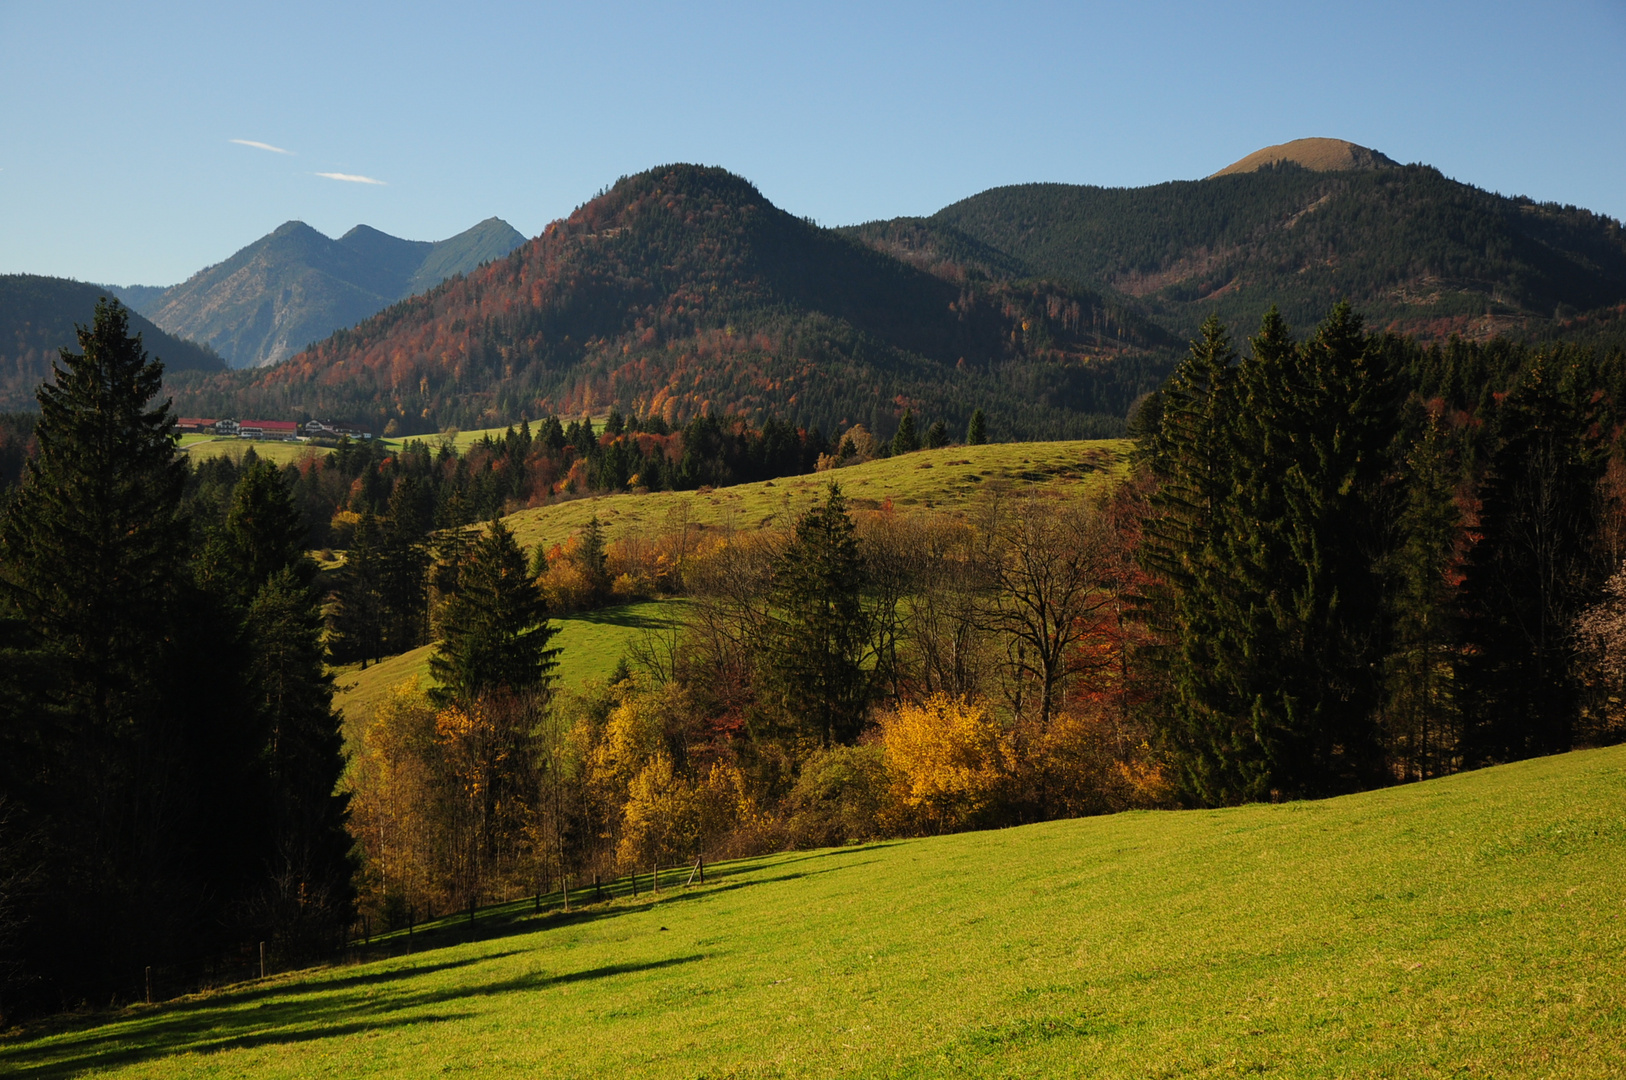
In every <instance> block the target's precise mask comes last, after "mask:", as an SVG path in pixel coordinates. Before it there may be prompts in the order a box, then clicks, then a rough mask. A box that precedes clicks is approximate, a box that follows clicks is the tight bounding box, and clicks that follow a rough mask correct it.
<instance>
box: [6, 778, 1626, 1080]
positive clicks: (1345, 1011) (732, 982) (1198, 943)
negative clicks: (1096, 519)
mask: <svg viewBox="0 0 1626 1080" xmlns="http://www.w3.org/2000/svg"><path fill="white" fill-rule="evenodd" d="M686 873H687V870H684V871H674V872H671V873H670V874H669V875H668V877H667V879H666V881H665V882H664V883H663V885H662V889H661V892H660V893H659V894H658V895H651V894H650V893H649V891H648V876H647V875H645V877H644V880H643V882H642V883H641V884H642V892H641V894H640V896H639V897H638V898H637V899H636V900H635V899H633V898H632V897H631V896H629V895H626V893H625V888H626V882H620V883H617V895H615V896H613V897H609V898H606V899H604V900H602V901H599V902H587V903H583V901H592V900H593V894H592V892H591V890H588V891H587V892H586V893H585V894H583V893H578V894H577V895H576V897H575V899H576V901H577V902H576V905H575V906H574V908H573V910H572V911H571V912H569V913H568V914H566V913H565V912H563V911H562V910H561V904H560V899H561V898H560V897H559V896H557V895H555V896H551V897H548V898H546V899H545V902H544V905H543V908H544V909H543V911H542V912H541V913H540V914H535V913H533V912H532V910H531V904H530V903H529V902H528V901H527V902H521V903H516V904H514V905H511V906H510V907H507V908H501V909H488V910H486V911H484V912H482V913H481V914H480V917H479V918H478V920H477V921H476V923H475V925H474V927H473V930H472V932H471V930H470V927H469V924H468V921H467V919H466V918H458V919H452V920H448V921H445V922H442V923H439V924H435V925H433V926H431V927H427V928H425V927H420V928H418V930H417V932H416V933H415V934H414V935H413V937H412V943H411V945H412V949H413V951H412V952H410V953H408V952H406V951H405V950H406V949H407V941H406V939H405V937H404V935H399V934H398V935H396V936H394V937H392V938H389V939H385V940H382V941H378V940H375V942H374V944H373V946H372V951H371V952H370V953H367V954H365V955H364V956H362V957H358V959H361V960H362V961H363V962H356V963H350V964H343V965H338V966H335V967H331V968H325V969H317V970H311V971H304V972H293V973H288V974H279V975H276V976H275V977H273V978H272V979H270V980H269V981H268V982H266V983H265V984H248V985H243V986H240V987H237V988H232V989H227V990H224V991H220V992H216V993H212V994H205V995H199V996H195V997H190V998H185V999H181V1000H175V1001H170V1002H166V1003H163V1004H159V1005H154V1006H150V1007H149V1006H144V1005H143V1006H133V1007H129V1008H126V1009H122V1010H118V1011H113V1012H105V1013H98V1014H91V1015H84V1016H80V1017H69V1018H65V1019H57V1020H54V1021H51V1022H50V1023H48V1024H45V1025H42V1026H40V1027H37V1028H33V1029H29V1030H25V1031H18V1032H12V1033H10V1035H8V1036H7V1038H6V1041H5V1043H4V1045H3V1048H0V1072H10V1073H16V1074H19V1075H21V1074H27V1075H34V1076H40V1077H70V1076H91V1075H94V1076H117V1077H132V1078H133V1077H153V1078H158V1077H166V1078H167V1077H194V1076H196V1077H250V1078H272V1077H310V1076H335V1077H358V1076H390V1077H431V1076H442V1075H449V1074H452V1075H472V1076H493V1075H503V1076H547V1077H583V1078H587V1077H604V1076H614V1077H625V1076H650V1077H690V1078H698V1077H719V1078H720V1077H837V1076H840V1077H942V1076H965V1077H1075V1076H1091V1077H1137V1078H1139V1077H1234V1076H1248V1075H1265V1076H1284V1077H1459V1076H1472V1077H1576V1078H1581V1077H1587V1078H1593V1077H1613V1076H1622V1075H1626V979H1623V976H1626V894H1623V888H1622V883H1623V881H1626V876H1623V875H1626V748H1613V749H1607V750H1591V751H1583V752H1577V753H1573V754H1567V755H1563V756H1558V757H1551V758H1544V759H1538V760H1534V761H1527V762H1522V763H1519V764H1515V765H1509V766H1503V767H1500V768H1494V769H1486V770H1483V771H1480V772H1475V773H1467V774H1463V775H1459V776H1454V777H1450V778H1447V779H1443V780H1435V781H1430V782H1427V783H1422V784H1414V785H1410V786H1406V787H1397V788H1390V789H1386V790H1381V791H1373V792H1368V793H1365V794H1361V795H1354V796H1349V797H1346V798H1341V799H1333V800H1329V801H1324V802H1304V803H1290V804H1285V805H1255V806H1246V807H1241V808H1237V809H1229V810H1213V811H1184V812H1177V811H1163V812H1145V813H1134V814H1123V815H1118V816H1115V817H1104V818H1092V819H1085V820H1075V821H1056V822H1050V823H1046V824H1041V825H1031V826H1025V827H1022V828H1014V829H1007V830H1003V831H996V832H983V833H965V834H960V835H955V836H942V837H934V838H928V839H920V840H907V841H895V842H889V843H881V844H870V845H866V846H862V847H849V848H837V849H829V850H823V851H809V852H797V853H792V854H783V855H775V856H769V857H765V858H759V859H749V860H742V861H738V862H732V863H724V864H719V865H716V866H713V867H710V868H708V872H707V878H706V883H705V884H704V885H703V886H702V885H699V884H696V885H694V886H692V887H688V888H685V887H683V885H682V881H683V879H684V876H685V875H686ZM426 931H427V932H426Z"/></svg>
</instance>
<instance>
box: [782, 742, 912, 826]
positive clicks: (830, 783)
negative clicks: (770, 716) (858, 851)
mask: <svg viewBox="0 0 1626 1080" xmlns="http://www.w3.org/2000/svg"><path fill="white" fill-rule="evenodd" d="M785 810H786V814H787V817H788V821H787V827H788V830H789V833H790V840H791V843H792V844H794V845H795V846H796V847H833V846H835V845H837V844H847V843H853V842H856V841H860V840H873V839H875V838H877V837H880V836H884V835H886V834H887V832H888V826H889V825H890V824H892V823H893V822H895V821H896V820H897V819H898V817H899V816H900V815H899V813H898V808H897V807H896V805H895V804H894V801H893V799H892V791H891V780H890V778H889V777H888V776H887V772H886V751H885V749H884V748H883V747H882V746H880V745H879V744H874V745H869V746H835V747H831V748H830V749H828V750H821V751H818V752H817V753H815V754H814V755H813V756H812V757H810V758H808V759H807V761H805V762H804V763H803V764H802V771H801V774H800V775H799V776H798V777H797V779H796V786H795V787H794V788H792V789H791V792H790V795H789V796H788V797H787V798H786V800H785Z"/></svg>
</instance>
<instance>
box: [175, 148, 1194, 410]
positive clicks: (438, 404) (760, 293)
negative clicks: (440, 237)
mask: <svg viewBox="0 0 1626 1080" xmlns="http://www.w3.org/2000/svg"><path fill="white" fill-rule="evenodd" d="M1176 344H1177V343H1176V342H1175V341H1174V340H1173V339H1171V338H1169V336H1168V335H1167V334H1165V333H1164V332H1162V331H1161V330H1159V329H1158V328H1157V327H1156V326H1153V325H1151V324H1149V323H1147V322H1145V321H1144V320H1142V319H1140V318H1138V317H1137V316H1135V315H1133V314H1132V313H1130V312H1128V311H1126V310H1123V309H1122V306H1121V305H1115V304H1109V303H1107V302H1105V301H1104V300H1103V299H1102V298H1101V297H1100V296H1098V295H1096V294H1094V293H1091V292H1089V291H1087V290H1081V289H1076V288H1071V287H1064V286H1057V285H1053V284H1048V283H1045V282H1041V281H1024V282H992V281H987V280H982V281H976V280H972V279H970V278H965V277H963V276H962V278H961V279H959V280H954V279H950V278H945V277H942V276H938V275H935V274H932V273H928V272H926V271H924V270H921V269H919V268H918V267H917V266H914V265H910V264H909V263H908V262H904V261H901V260H899V259H897V258H893V257H891V256H890V255H888V254H885V253H882V252H878V251H875V250H873V249H871V248H869V247H866V246H865V245H863V244H859V243H855V242H853V241H852V240H850V239H848V238H846V237H845V236H842V235H840V234H838V233H836V232H834V231H832V230H827V229H821V228H818V227H817V226H815V225H812V224H810V223H809V222H806V221H804V220H802V219H800V218H797V217H794V216H792V215H790V214H788V213H786V212H785V211H783V210H780V209H779V208H777V207H775V206H773V205H772V204H771V203H769V202H768V201H767V200H766V199H764V198H763V197H762V195H761V193H759V192H758V191H757V190H756V189H755V188H754V187H752V186H751V185H750V184H749V183H747V182H745V181H744V180H742V179H740V178H739V177H737V176H733V175H731V174H729V173H726V172H724V171H722V170H720V169H707V168H701V167H697V166H686V165H677V166H669V167H665V168H661V169H655V170H651V171H650V172H647V173H644V174H641V175H639V176H636V177H632V178H629V179H626V180H623V181H621V182H620V183H618V184H617V185H616V186H615V187H614V188H613V189H612V190H611V191H609V192H608V193H607V194H605V195H603V196H602V197H600V198H598V199H595V200H594V201H593V202H591V203H588V204H587V205H585V206H583V207H582V208H580V209H579V210H577V211H576V213H574V214H573V215H571V217H570V218H569V219H567V220H564V221H558V222H555V223H554V224H552V225H550V226H549V227H548V229H547V230H546V231H545V232H544V233H543V235H542V236H540V237H538V238H537V239H535V240H532V241H530V242H529V243H527V244H526V245H525V246H523V247H522V248H520V249H518V250H516V251H514V252H513V253H511V254H510V255H508V256H507V257H506V258H504V259H501V260H498V261H497V262H495V263H492V264H491V265H489V266H487V267H485V268H484V269H483V270H480V271H478V272H476V273H473V274H470V275H468V276H466V277H464V278H461V279H458V280H454V281H450V282H448V283H446V284H445V285H442V286H441V287H439V288H437V289H435V290H434V291H432V292H430V293H429V294H427V295H425V296H421V297H416V298H414V299H412V300H409V301H407V302H405V303H402V304H399V305H397V306H395V307H393V308H391V309H389V310H388V311H386V312H383V313H382V314H380V315H378V316H377V317H375V318H373V319H370V320H368V321H367V322H365V323H363V324H362V325H360V326H357V327H356V328H354V329H353V330H348V331H343V332H340V333H337V334H335V335H334V336H333V337H332V338H330V339H328V340H327V341H325V342H323V343H322V344H321V345H319V346H318V347H316V348H314V349H312V350H310V351H308V352H305V353H303V354H301V355H299V356H297V357H295V358H293V359H292V360H290V361H289V362H287V363H285V364H282V365H279V366H278V367H276V368H274V369H271V370H269V371H266V372H263V373H256V374H254V375H253V376H251V377H248V378H247V379H246V381H244V380H242V379H241V378H238V379H236V380H233V379H227V380H220V379H216V380H212V381H209V382H206V383H202V384H199V383H198V382H196V381H193V382H191V383H188V384H187V385H186V386H183V387H180V388H179V389H180V390H181V392H182V393H183V395H190V396H188V397H185V398H184V399H185V400H192V401H198V402H208V401H215V400H225V397H224V395H233V394H235V395H240V397H239V398H238V400H248V401H254V402H267V403H268V405H267V407H271V406H270V404H269V403H275V404H277V405H278V406H280V407H283V408H292V409H304V410H306V411H308V412H310V413H313V414H321V415H335V416H351V417H354V418H356V419H365V420H366V421H367V422H369V423H374V424H378V423H381V422H388V421H394V422H395V425H396V430H399V431H403V432H408V431H423V430H433V429H435V428H437V427H442V426H446V425H448V424H456V425H458V426H462V427H470V426H475V427H477V426H484V425H486V424H489V423H497V422H505V421H508V420H511V419H517V418H518V416H519V415H521V414H525V415H529V416H538V415H541V414H545V413H549V412H556V413H574V412H578V411H580V410H582V409H586V408H603V407H607V406H609V405H611V404H616V405H619V406H621V407H622V408H623V409H628V410H631V411H635V412H637V413H640V414H643V413H651V412H653V413H661V414H663V415H667V416H668V418H674V419H675V418H687V417H689V416H693V415H697V414H700V413H704V412H706V411H708V410H710V411H715V412H733V413H743V414H747V415H761V414H764V413H768V414H775V415H779V416H782V417H785V418H787V419H792V420H796V421H798V422H801V423H804V424H808V425H818V426H821V427H823V428H824V429H825V430H826V431H829V430H831V429H832V428H834V427H835V426H836V425H837V424H839V423H841V422H843V421H845V422H848V423H853V422H863V423H865V424H871V425H874V426H875V427H877V428H879V429H880V430H881V431H882V433H883V434H884V433H887V432H889V431H890V429H891V427H892V425H893V424H894V423H895V422H896V417H897V416H898V414H900V413H901V412H902V410H903V408H905V407H906V406H908V407H914V408H916V409H917V411H921V412H923V413H924V414H927V415H929V416H930V417H932V418H943V419H945V420H947V421H949V422H950V423H952V424H954V425H955V426H956V427H957V428H958V429H959V430H963V424H964V422H965V418H966V417H967V416H968V415H969V413H970V412H971V410H972V409H974V408H976V407H978V406H983V407H987V408H989V409H992V410H996V411H998V412H999V414H1000V421H999V422H1000V424H1002V425H1003V430H1005V431H1006V432H1008V433H1017V432H1021V433H1024V434H1028V435H1052V436H1057V437H1061V436H1088V435H1105V434H1116V433H1118V432H1119V431H1121V429H1122V417H1123V415H1124V412H1125V410H1126V409H1127V407H1128V404H1129V402H1130V401H1132V400H1133V399H1134V398H1135V397H1136V396H1137V395H1138V394H1140V393H1142V392H1144V391H1145V390H1147V389H1149V388H1150V387H1151V386H1152V385H1155V383H1156V381H1157V380H1158V378H1159V376H1160V374H1161V370H1162V369H1161V368H1160V367H1158V366H1157V364H1156V363H1153V362H1152V358H1153V355H1154V353H1161V352H1166V351H1167V350H1168V349H1170V348H1171V347H1173V346H1174V345H1176ZM211 395H221V396H216V397H212V396H211ZM198 407H200V408H201V407H207V406H206V405H202V404H200V405H199V406H198Z"/></svg>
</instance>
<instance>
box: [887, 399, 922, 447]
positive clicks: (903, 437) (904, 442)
mask: <svg viewBox="0 0 1626 1080" xmlns="http://www.w3.org/2000/svg"><path fill="white" fill-rule="evenodd" d="M919 449H920V436H919V435H918V434H916V432H915V414H914V411H913V410H912V409H905V410H903V419H902V420H899V421H898V430H897V433H896V434H894V435H893V436H892V452H893V453H894V454H912V453H914V452H915V451H916V450H919Z"/></svg>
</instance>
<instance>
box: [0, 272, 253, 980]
mask: <svg viewBox="0 0 1626 1080" xmlns="http://www.w3.org/2000/svg"><path fill="white" fill-rule="evenodd" d="M78 340H79V349H80V351H79V352H78V353H74V352H71V351H69V350H67V349H64V350H63V351H62V355H61V359H60V361H59V363H58V364H57V365H56V366H55V368H54V375H55V378H54V380H53V381H51V382H47V383H46V384H44V385H43V386H42V387H41V388H40V390H39V400H40V410H41V411H40V419H39V423H38V427H37V429H36V433H37V437H38V439H39V452H38V455H37V456H36V457H35V458H34V460H33V461H31V462H30V464H29V469H28V475H27V477H26V479H25V481H24V483H23V486H22V488H21V490H20V491H19V492H18V495H17V497H16V499H15V501H14V502H13V503H12V504H11V506H10V507H9V510H8V512H7V514H6V517H5V520H4V523H3V524H0V598H3V602H4V606H5V609H6V614H7V616H8V622H9V625H11V626H12V627H14V628H16V630H17V633H16V634H15V635H14V641H13V644H14V645H16V646H17V648H18V651H19V653H20V654H21V657H22V658H23V659H24V660H25V661H26V666H27V667H28V668H29V669H31V670H32V671H34V672H35V673H37V675H38V677H37V678H36V679H32V680H30V683H29V687H28V689H29V690H30V692H31V693H32V694H34V695H37V696H34V697H33V698H32V700H31V701H29V702H27V703H26V706H25V707H26V710H27V712H28V713H30V714H31V715H32V716H34V717H36V718H39V719H42V720H44V721H45V724H46V726H45V728H44V729H43V730H42V731H41V732H40V735H41V737H40V739H39V740H38V741H37V742H36V743H35V744H34V746H35V748H36V749H37V750H38V756H37V757H36V758H35V759H34V761H33V763H32V765H33V769H32V772H31V775H30V776H28V777H27V783H26V786H25V794H26V797H27V799H28V801H29V804H30V808H31V809H32V811H33V815H34V816H33V818H32V820H31V823H30V827H31V828H34V829H37V830H39V831H40V833H41V834H42V839H43V846H44V850H46V851H47V852H49V855H48V860H49V861H48V864H47V865H46V866H45V867H43V868H42V870H41V874H42V877H41V882H40V885H39V887H38V891H37V892H36V893H35V896H36V897H37V898H38V899H39V901H40V903H39V904H38V905H37V906H36V907H34V908H33V910H32V912H31V917H32V920H33V922H32V927H31V932H30V933H29V934H28V935H27V937H26V939H25V941H24V944H23V948H24V949H25V950H26V951H28V952H30V953H31V954H32V955H31V957H30V958H29V959H30V960H31V963H32V971H33V974H34V976H35V978H36V980H38V981H37V982H36V986H37V987H40V988H46V987H49V988H50V989H51V990H54V991H55V992H57V993H62V994H71V995H80V994H89V993H97V994H100V993H105V992H107V991H109V990H112V989H115V988H117V987H120V986H123V985H129V982H128V981H126V980H129V981H133V979H134V977H135V974H136V972H138V971H139V970H140V965H143V964H147V963H153V962H155V961H157V962H162V961H163V960H164V959H172V958H178V957H180V956H184V955H188V954H193V953H196V952H198V951H201V950H207V949H208V948H209V947H211V945H212V944H214V943H216V942H217V941H218V935H219V934H220V933H221V931H222V930H223V928H224V927H225V926H226V925H227V914H228V909H229V907H230V906H231V905H232V904H234V903H235V902H236V901H237V900H238V899H240V898H242V896H243V889H244V877H243V874H244V869H243V867H244V863H245V862H246V861H247V860H248V858H249V857H250V856H252V855H257V854H258V852H257V851H252V852H245V851H243V850H242V849H243V848H251V847H252V845H251V844H248V843H245V844H244V845H242V847H241V848H239V849H233V850H226V851H218V852H217V851H216V850H215V842H216V841H217V840H218V839H219V838H221V837H223V836H230V835H237V836H242V835H243V832H245V831H249V830H248V829H247V827H246V825H245V823H244V821H243V818H242V815H243V814H244V813H246V810H245V805H244V802H243V801H242V794H243V792H245V791H246V790H248V789H249V788H252V786H253V784H252V777H251V775H250V772H249V770H250V767H251V765H252V738H251V736H252V730H251V729H250V725H249V724H248V722H247V720H246V718H245V717H244V716H242V715H241V713H240V712H239V711H238V709H239V706H240V705H241V704H242V702H241V698H240V697H239V696H238V695H237V694H236V692H234V691H233V690H232V688H231V686H230V684H231V683H232V676H233V675H234V674H237V673H240V671H241V669H240V667H236V666H235V664H236V663H237V661H236V659H235V657H233V656H232V655H231V642H230V640H229V639H230V638H231V637H232V635H231V633H230V632H229V630H226V631H224V632H222V630H221V624H220V620H219V614H218V612H217V611H216V610H214V609H213V608H212V607H211V606H210V605H209V604H208V603H206V602H204V600H203V598H201V597H199V596H198V595H197V594H196V593H195V591H194V590H193V589H192V588H191V587H190V583H189V578H190V575H189V574H188V570H187V565H186V559H187V548H188V531H189V530H188V523H187V520H186V517H185V515H184V513H183V511H182V504H181V499H182V492H183V487H184V484H185V472H184V466H183V465H182V464H180V463H179V462H178V460H177V458H176V455H175V451H174V421H173V420H172V418H171V417H170V415H169V409H168V405H167V404H163V405H159V406H157V407H154V406H153V404H152V402H153V398H154V397H155V396H156V395H157V393H158V391H159V389H160V386H161V382H162V373H163V369H162V365H161V364H160V363H158V362H157V361H155V360H150V359H149V358H148V357H147V354H146V352H145V350H144V349H143V348H142V346H141V341H140V338H139V337H132V336H130V334H129V330H128V318H127V314H126V312H125V310H124V309H123V308H122V307H121V306H120V305H118V304H117V303H114V302H108V301H103V302H102V303H100V304H98V305H97V307H96V312H95V316H94V321H93V323H92V325H91V327H90V328H89V329H83V328H81V329H80V331H79V335H78ZM210 698H213V699H214V700H212V701H211V700H209V699H210Z"/></svg>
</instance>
